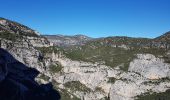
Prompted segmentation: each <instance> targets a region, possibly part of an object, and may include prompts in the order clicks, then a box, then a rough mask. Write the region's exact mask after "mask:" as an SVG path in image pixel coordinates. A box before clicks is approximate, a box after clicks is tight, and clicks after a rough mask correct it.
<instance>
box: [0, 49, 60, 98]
mask: <svg viewBox="0 0 170 100" xmlns="http://www.w3.org/2000/svg"><path fill="white" fill-rule="evenodd" d="M38 74H39V72H38V71H37V70H36V69H34V68H29V67H27V66H25V65H24V64H23V63H21V62H19V61H17V60H16V59H15V58H14V57H13V56H12V55H11V54H9V53H8V52H7V51H5V50H4V49H1V48H0V100H37V99H41V100H49V99H50V100H59V99H60V95H59V93H58V92H57V91H55V90H54V89H53V87H52V84H50V83H49V84H43V85H39V84H38V83H37V82H36V81H34V79H35V77H36V76H37V75H38Z"/></svg>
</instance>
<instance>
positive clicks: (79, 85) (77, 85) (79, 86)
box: [64, 81, 91, 92]
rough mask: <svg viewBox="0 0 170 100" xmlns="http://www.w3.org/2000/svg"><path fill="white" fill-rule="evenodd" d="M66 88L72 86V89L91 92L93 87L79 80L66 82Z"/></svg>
mask: <svg viewBox="0 0 170 100" xmlns="http://www.w3.org/2000/svg"><path fill="white" fill-rule="evenodd" d="M64 86H65V87H66V88H70V90H72V91H82V92H90V91H91V89H90V88H88V87H86V86H85V85H84V84H82V83H80V82H79V81H72V82H67V83H65V84H64Z"/></svg>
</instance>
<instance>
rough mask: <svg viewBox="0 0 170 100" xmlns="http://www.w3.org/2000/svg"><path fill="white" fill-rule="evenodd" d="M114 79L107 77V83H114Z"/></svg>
mask: <svg viewBox="0 0 170 100" xmlns="http://www.w3.org/2000/svg"><path fill="white" fill-rule="evenodd" d="M115 81H116V78H114V77H109V80H108V83H115Z"/></svg>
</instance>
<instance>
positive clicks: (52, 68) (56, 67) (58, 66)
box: [49, 63, 62, 74]
mask: <svg viewBox="0 0 170 100" xmlns="http://www.w3.org/2000/svg"><path fill="white" fill-rule="evenodd" d="M61 69H62V66H61V64H58V63H56V64H51V65H50V66H49V71H50V72H52V73H53V74H54V73H58V72H60V71H61Z"/></svg>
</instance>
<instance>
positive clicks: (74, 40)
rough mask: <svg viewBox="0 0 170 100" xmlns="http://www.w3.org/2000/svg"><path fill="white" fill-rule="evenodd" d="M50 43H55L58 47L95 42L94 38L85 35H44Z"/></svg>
mask: <svg viewBox="0 0 170 100" xmlns="http://www.w3.org/2000/svg"><path fill="white" fill-rule="evenodd" d="M43 36H44V37H46V38H47V39H48V40H49V41H50V42H53V43H54V44H55V45H57V46H64V47H65V46H66V47H67V46H75V45H84V44H85V43H86V42H88V41H90V40H93V38H91V37H88V36H85V35H74V36H66V35H43Z"/></svg>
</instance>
